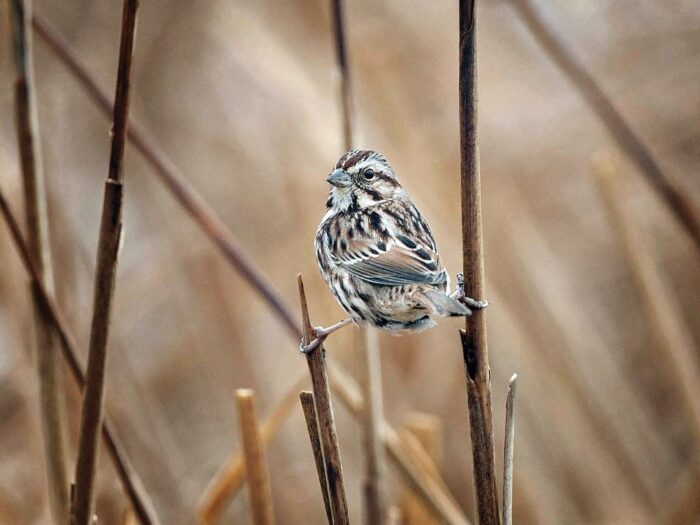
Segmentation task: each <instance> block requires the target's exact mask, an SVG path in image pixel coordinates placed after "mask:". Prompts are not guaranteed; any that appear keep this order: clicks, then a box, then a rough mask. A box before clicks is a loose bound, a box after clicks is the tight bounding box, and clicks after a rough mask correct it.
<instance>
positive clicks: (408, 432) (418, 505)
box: [399, 413, 443, 525]
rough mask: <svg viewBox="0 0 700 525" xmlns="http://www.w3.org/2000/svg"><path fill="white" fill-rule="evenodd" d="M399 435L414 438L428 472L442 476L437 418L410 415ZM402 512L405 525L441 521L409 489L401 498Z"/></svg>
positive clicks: (440, 428) (441, 436)
mask: <svg viewBox="0 0 700 525" xmlns="http://www.w3.org/2000/svg"><path fill="white" fill-rule="evenodd" d="M399 435H400V436H401V437H402V438H404V439H405V440H406V441H408V438H409V436H410V437H412V438H413V439H414V440H415V441H416V442H417V445H418V446H419V447H421V448H422V449H423V451H424V452H425V454H426V455H427V457H428V458H429V459H430V464H429V465H426V466H424V468H425V469H426V471H427V472H429V473H431V474H432V475H434V476H437V477H439V476H440V470H439V465H440V464H441V462H442V439H443V432H442V423H441V421H440V419H439V418H438V417H437V416H433V415H430V414H423V413H413V414H410V415H409V417H408V418H407V420H406V422H405V423H404V425H403V429H402V431H400V432H399ZM401 510H402V514H403V519H404V523H405V525H438V524H439V523H440V521H439V519H438V517H437V516H435V514H434V513H433V512H432V511H431V510H430V509H429V508H428V507H427V506H426V505H425V503H424V502H423V500H422V499H421V498H419V497H418V495H417V494H416V493H415V492H414V491H413V490H411V489H410V488H407V489H406V490H405V492H404V494H403V496H402V498H401Z"/></svg>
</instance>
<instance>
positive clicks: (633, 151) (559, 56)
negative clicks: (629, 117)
mask: <svg viewBox="0 0 700 525" xmlns="http://www.w3.org/2000/svg"><path fill="white" fill-rule="evenodd" d="M511 2H512V3H513V5H514V6H515V8H516V10H517V11H518V13H520V16H521V17H522V19H523V21H524V22H525V24H526V25H527V27H528V29H529V30H530V32H531V33H532V34H533V36H534V37H535V39H536V40H537V41H538V42H539V43H540V45H541V46H542V48H543V49H544V50H545V51H546V52H547V53H548V54H549V56H550V58H551V59H552V60H553V61H554V63H555V64H556V65H557V66H558V67H559V69H560V70H561V71H562V72H563V73H564V74H565V75H566V76H567V77H569V80H571V82H572V83H573V85H574V87H576V89H577V90H578V92H579V93H580V95H581V96H582V97H583V98H584V99H585V101H586V103H587V104H588V105H589V107H590V108H591V109H592V110H593V112H594V113H595V114H596V115H597V116H598V118H599V119H600V120H601V122H602V123H603V124H604V125H605V127H606V128H607V129H608V131H609V132H610V134H611V135H612V137H613V139H614V140H615V142H616V143H617V145H618V146H619V148H620V149H621V150H622V151H624V153H625V155H627V156H628V157H629V159H630V160H631V161H632V162H634V163H635V164H636V165H637V168H638V169H639V170H640V171H641V172H642V174H643V175H644V176H645V177H646V178H647V180H648V181H649V183H650V184H651V186H652V188H654V190H656V192H657V193H658V195H659V196H660V197H661V198H662V199H663V201H664V202H665V203H666V205H667V206H668V207H669V209H670V210H671V212H672V213H673V214H674V215H675V216H676V219H678V221H679V222H680V223H681V225H682V226H683V227H684V229H685V230H686V231H687V232H688V234H689V235H690V236H691V238H692V239H693V241H695V244H696V245H697V247H698V248H700V216H699V215H698V210H697V207H696V206H695V204H694V203H693V202H692V201H691V200H690V198H689V197H688V195H687V194H686V193H685V192H684V191H683V190H682V189H681V188H679V187H678V186H677V184H676V183H675V182H674V181H672V180H670V179H669V178H668V175H667V174H666V173H664V171H663V169H662V168H661V166H660V164H659V162H658V160H657V159H656V158H654V155H653V154H652V152H651V150H649V148H648V147H647V146H646V145H645V144H644V142H642V139H641V138H640V137H639V136H638V135H637V133H635V131H634V130H633V129H632V127H631V126H630V125H629V124H628V123H627V121H626V120H625V118H624V117H623V116H622V114H621V113H620V111H619V110H618V109H617V108H616V107H615V105H614V104H613V102H612V100H610V98H609V97H608V96H607V95H606V94H605V92H604V91H603V90H602V89H601V87H600V86H599V85H598V83H597V82H596V80H595V79H594V78H593V76H592V75H591V74H590V73H589V72H588V71H586V70H585V69H584V67H583V66H582V65H581V63H580V62H579V61H578V60H577V59H576V58H575V57H574V55H573V54H572V52H571V50H570V49H568V48H567V47H566V46H565V44H564V42H563V41H562V39H561V38H560V37H559V36H558V35H557V34H556V33H555V32H554V30H553V29H552V28H551V27H549V26H548V25H547V23H546V22H545V21H544V18H543V17H542V15H541V14H540V13H538V11H537V9H536V8H535V7H534V6H533V5H532V2H531V1H530V0H511Z"/></svg>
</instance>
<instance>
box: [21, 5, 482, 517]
mask: <svg viewBox="0 0 700 525" xmlns="http://www.w3.org/2000/svg"><path fill="white" fill-rule="evenodd" d="M33 23H34V27H35V30H36V32H37V35H39V36H40V37H41V38H42V39H43V40H44V42H46V44H47V45H48V46H49V48H50V49H51V51H52V52H53V53H54V54H55V55H56V56H57V57H58V58H59V59H60V61H61V62H62V63H63V64H64V65H65V66H66V67H67V68H68V70H69V71H70V72H71V73H72V74H73V75H74V76H75V78H76V79H77V80H78V81H79V82H80V84H81V85H82V86H83V88H84V89H85V91H86V93H87V94H88V95H89V96H90V98H92V99H93V101H94V102H95V103H96V104H97V106H98V107H99V108H100V109H101V110H102V111H103V112H104V113H105V114H109V112H110V111H111V107H112V106H111V104H110V103H109V100H108V98H107V96H106V95H105V93H104V91H102V90H101V89H100V88H99V86H98V85H97V83H96V82H95V80H94V78H93V77H92V75H91V74H90V73H89V72H88V70H87V69H86V68H85V67H84V65H83V64H82V63H81V62H80V61H79V60H78V58H77V56H76V55H75V53H74V52H73V51H72V50H71V49H70V46H68V44H67V43H66V42H65V40H64V39H63V38H62V37H61V36H60V35H59V34H58V33H57V32H56V31H54V30H53V29H52V28H51V27H50V26H49V25H48V23H47V22H46V21H45V20H44V19H42V18H41V17H39V16H38V15H37V14H35V15H34V17H33ZM127 137H128V138H129V140H130V141H131V143H132V144H133V145H134V147H135V148H136V149H137V150H138V151H139V152H140V153H141V154H142V155H143V156H144V159H145V160H146V161H147V162H148V163H149V164H150V165H151V167H152V168H153V169H154V171H155V174H156V175H158V177H159V178H160V180H161V182H163V184H165V186H166V188H167V189H168V190H169V191H170V192H171V193H172V194H173V196H174V197H175V198H176V200H177V201H178V202H179V203H180V204H181V205H182V206H183V208H185V210H186V211H187V212H188V213H189V214H190V216H191V217H192V218H193V219H194V220H195V222H196V223H197V225H198V226H199V227H200V228H201V229H202V231H203V232H204V233H205V234H206V235H207V236H208V237H209V238H210V239H211V240H212V241H213V242H214V244H215V245H216V246H217V248H218V249H219V250H220V251H221V252H222V253H223V255H224V257H225V258H226V260H227V261H228V262H229V263H230V264H231V265H232V266H233V267H234V268H236V270H238V271H239V272H240V273H241V275H242V276H243V278H244V279H245V280H246V281H247V282H248V283H249V284H250V285H251V286H252V287H253V288H254V289H255V291H256V292H258V293H259V294H260V295H261V296H262V297H263V298H264V299H265V301H266V302H267V304H268V306H269V307H270V308H271V309H272V311H273V313H275V314H276V316H277V317H278V318H279V319H280V320H281V321H282V323H283V325H284V326H285V328H287V331H288V332H289V334H290V335H291V336H292V337H293V338H294V339H295V340H298V339H299V338H301V336H302V331H301V328H300V327H299V325H298V324H297V322H296V321H295V320H294V318H293V316H292V314H291V309H290V308H289V307H288V305H287V304H286V303H285V302H284V300H283V299H282V298H281V297H280V296H279V294H278V293H277V291H276V290H275V289H274V287H273V286H272V284H271V283H270V281H269V280H268V279H267V278H266V277H265V276H264V275H263V274H262V273H261V272H260V270H259V269H258V267H257V266H255V263H254V262H253V261H252V260H251V258H250V256H249V255H248V254H247V253H246V252H245V250H244V249H243V247H242V246H241V245H240V243H239V241H238V240H237V239H236V237H235V236H234V235H233V233H232V232H231V231H230V229H228V227H227V226H226V225H225V223H224V222H223V221H222V220H221V219H220V218H219V217H218V216H217V215H216V214H215V212H214V211H213V209H212V208H211V207H210V206H209V205H208V203H207V202H206V201H205V200H204V199H203V198H202V197H201V196H200V195H199V194H197V193H196V191H195V190H194V189H193V188H192V187H191V186H190V185H189V184H188V183H187V182H186V179H185V178H184V177H182V175H181V174H180V173H179V172H178V170H177V168H176V167H175V165H174V163H173V162H172V161H171V160H170V159H169V158H168V157H167V156H166V155H165V154H164V153H163V152H162V151H160V150H159V149H158V148H157V147H156V146H155V144H154V142H153V141H152V140H151V139H150V137H149V136H148V135H147V134H146V133H145V132H144V131H142V129H141V128H139V127H138V126H137V125H136V124H135V123H133V122H132V123H131V124H130V127H129V132H128V135H127ZM329 372H330V379H331V380H332V381H333V380H336V382H337V383H342V384H343V385H344V386H347V385H348V384H352V385H355V384H354V381H352V380H351V379H349V378H350V376H349V374H347V373H346V372H345V371H344V370H343V369H342V368H341V367H340V366H339V365H335V366H331V368H330V369H329ZM341 374H342V375H341ZM348 380H349V381H351V383H349V381H348ZM297 390H298V389H297ZM355 390H356V394H357V396H359V401H360V404H364V399H363V397H362V394H361V393H360V392H359V390H357V388H356V389H355ZM346 393H347V392H346ZM294 395H295V396H296V391H295V392H294ZM353 413H355V415H356V417H359V416H357V414H359V412H353ZM382 425H383V426H384V427H386V428H389V429H392V430H393V428H392V427H391V425H389V424H388V423H387V422H386V421H383V422H382ZM390 458H391V459H393V460H394V461H397V460H396V458H392V457H391V456H390ZM401 470H402V473H404V474H405V475H408V476H410V475H412V474H414V473H415V469H412V468H411V465H410V464H409V465H404V466H403V468H402V469H401ZM232 479H234V480H235V478H233V477H232ZM223 481H225V480H223ZM410 481H411V483H414V484H416V485H417V486H420V487H423V484H422V482H421V480H420V479H419V478H414V479H411V480H410ZM222 486H225V487H226V488H230V489H231V490H230V493H228V494H226V493H225V492H219V493H218V494H219V495H220V496H222V497H221V498H219V500H218V502H219V504H218V505H212V506H211V507H210V509H211V510H212V512H211V513H209V514H205V513H204V511H206V510H209V509H207V508H205V509H203V512H202V513H200V520H202V522H203V523H211V521H209V522H208V521H205V520H206V519H209V518H215V516H216V515H218V514H219V512H220V510H215V509H221V507H222V506H223V502H225V500H226V499H227V498H228V495H229V494H230V495H231V496H232V495H233V494H234V493H235V492H236V491H237V490H238V489H239V488H240V485H238V486H236V485H235V484H234V483H225V484H222ZM423 488H424V487H423ZM207 492H210V491H207ZM417 492H418V493H419V494H421V496H422V497H425V498H426V499H428V500H429V499H430V498H431V497H432V495H431V494H430V493H429V492H427V491H426V490H423V489H420V490H418V491H417ZM429 503H430V504H431V505H435V506H436V507H439V503H435V502H433V501H430V502H429ZM453 511H455V512H454V513H455V515H456V514H459V513H461V510H460V509H459V507H458V506H456V505H455V508H454V509H453ZM441 515H442V514H441ZM445 515H447V516H449V515H450V511H445ZM462 517H463V515H462ZM465 520H466V518H463V520H462V521H455V523H468V521H465Z"/></svg>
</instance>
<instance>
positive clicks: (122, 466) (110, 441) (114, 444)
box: [0, 190, 160, 525]
mask: <svg viewBox="0 0 700 525" xmlns="http://www.w3.org/2000/svg"><path fill="white" fill-rule="evenodd" d="M0 215H2V217H3V219H4V220H5V223H6V224H7V226H8V228H9V230H10V236H11V238H12V241H13V243H14V245H15V248H16V249H17V252H18V254H19V256H20V259H21V261H22V265H23V266H24V269H25V271H26V272H27V274H28V275H29V277H30V279H31V282H32V288H33V291H34V296H35V297H38V298H39V299H40V300H41V308H42V309H43V311H44V313H45V315H46V317H47V318H48V319H50V320H51V322H52V323H53V325H54V328H55V329H56V333H57V335H58V340H59V343H60V348H61V351H62V353H63V357H64V359H65V361H66V363H67V364H68V369H69V370H70V372H71V375H72V377H73V379H74V380H75V382H76V383H77V385H78V387H79V388H80V389H81V390H83V389H84V388H85V372H84V370H83V367H82V365H81V364H80V361H79V359H78V355H80V352H79V351H78V349H77V348H78V347H77V344H76V342H75V337H74V336H73V334H72V333H71V332H70V330H69V329H68V324H67V323H66V321H65V318H64V317H63V315H62V314H61V313H60V310H59V309H58V307H57V306H56V304H55V303H54V301H53V299H52V298H51V295H50V294H49V293H48V291H47V288H46V285H45V284H44V282H43V280H42V278H41V275H40V274H39V271H38V269H37V268H36V266H35V265H34V262H33V260H32V258H31V256H30V252H29V247H28V245H27V243H26V241H25V240H24V238H23V237H22V233H21V231H20V227H19V224H18V222H17V220H16V219H15V216H14V215H13V213H12V211H11V210H10V207H9V205H8V203H7V201H6V200H5V196H4V194H3V192H2V190H0ZM102 437H103V438H104V440H105V444H106V446H107V451H108V452H109V455H110V457H111V458H112V462H113V463H114V467H115V468H116V470H117V475H118V476H119V479H120V480H121V483H122V486H123V487H124V492H126V494H127V495H128V497H129V501H130V502H131V505H132V506H133V507H134V511H135V512H136V514H137V516H138V518H139V520H140V521H141V523H142V524H144V525H151V524H153V525H157V524H159V523H160V522H159V520H158V517H157V516H156V514H155V511H154V510H153V503H151V501H150V499H149V497H148V494H146V491H145V490H144V488H143V483H142V482H141V479H140V478H139V476H138V474H137V473H136V471H135V470H134V468H133V466H132V465H131V463H130V462H129V458H128V456H127V455H126V452H125V450H124V447H123V445H122V444H121V442H120V441H119V439H118V437H117V433H116V431H115V430H114V426H113V425H112V424H111V423H110V421H109V419H107V418H106V417H105V420H104V422H103V424H102Z"/></svg>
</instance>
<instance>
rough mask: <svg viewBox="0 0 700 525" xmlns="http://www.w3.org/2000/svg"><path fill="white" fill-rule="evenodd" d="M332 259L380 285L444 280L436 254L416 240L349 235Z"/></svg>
mask: <svg viewBox="0 0 700 525" xmlns="http://www.w3.org/2000/svg"><path fill="white" fill-rule="evenodd" d="M335 259H336V262H337V263H338V264H339V265H340V266H342V267H343V268H345V269H346V270H347V271H349V272H350V273H351V274H353V275H355V276H356V277H359V278H360V279H362V280H364V281H367V282H370V283H372V284H377V285H381V286H400V285H403V284H432V285H438V284H442V283H444V282H446V280H447V273H446V272H445V269H444V268H443V267H442V264H441V263H440V258H439V256H438V254H437V253H436V252H435V251H433V250H431V249H430V248H428V247H427V246H421V245H420V244H418V243H417V242H414V241H412V240H410V239H406V242H405V243H404V242H401V240H399V239H390V240H389V241H388V242H386V243H383V242H377V241H374V240H371V239H352V240H351V241H350V242H348V246H347V250H345V251H344V252H342V253H339V254H337V255H336V257H335Z"/></svg>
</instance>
